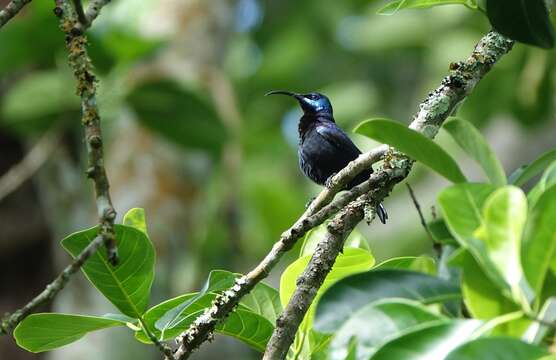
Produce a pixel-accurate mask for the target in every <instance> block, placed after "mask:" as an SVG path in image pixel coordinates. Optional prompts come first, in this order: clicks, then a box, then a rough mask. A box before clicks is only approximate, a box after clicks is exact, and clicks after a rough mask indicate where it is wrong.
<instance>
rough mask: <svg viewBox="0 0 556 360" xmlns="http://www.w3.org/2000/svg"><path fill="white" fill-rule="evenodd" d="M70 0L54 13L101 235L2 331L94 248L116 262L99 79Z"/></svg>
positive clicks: (7, 324)
mask: <svg viewBox="0 0 556 360" xmlns="http://www.w3.org/2000/svg"><path fill="white" fill-rule="evenodd" d="M69 1H70V0H56V8H55V9H54V13H55V14H56V15H57V16H58V17H59V18H60V28H61V29H62V31H63V32H64V33H65V34H66V47H67V50H68V53H69V55H68V61H69V65H70V67H71V69H72V70H73V73H74V75H75V78H76V80H77V94H78V95H79V96H80V97H81V109H82V123H83V126H84V128H85V142H86V144H87V155H88V168H87V176H88V177H89V178H91V179H92V180H93V182H94V187H95V198H96V206H97V212H98V218H99V234H98V236H97V237H96V238H95V239H94V240H93V241H92V242H91V243H90V244H89V245H88V246H87V247H86V248H85V249H84V250H83V251H82V252H81V253H80V254H79V255H78V256H77V257H76V258H75V259H74V261H73V262H72V263H71V264H70V265H69V266H67V267H66V268H65V269H64V270H63V271H62V273H60V275H58V277H56V279H55V280H54V281H53V282H51V283H50V284H48V285H47V286H46V289H45V290H43V291H42V292H41V293H40V294H39V295H38V296H36V297H35V298H34V299H33V300H31V301H30V302H29V303H27V304H26V305H25V306H24V307H23V308H21V309H19V310H16V311H15V312H14V313H13V314H11V315H6V317H5V318H4V319H3V320H2V323H1V324H0V334H7V333H9V332H11V331H12V330H13V329H14V328H15V327H16V326H17V324H18V323H19V322H21V320H23V319H24V318H25V317H26V316H27V315H29V314H30V313H32V312H34V311H35V310H36V308H37V307H38V306H40V305H42V304H44V303H46V302H47V301H50V300H52V299H53V298H54V297H55V296H56V295H57V294H58V293H59V292H60V291H61V290H62V289H63V288H64V287H65V285H66V284H67V282H68V281H69V279H70V277H71V275H73V274H74V273H76V272H77V271H78V270H79V269H81V267H82V266H83V264H84V263H85V262H86V261H87V259H89V257H91V256H92V255H93V254H94V253H95V251H97V249H98V248H99V247H100V246H101V245H103V244H104V245H105V246H106V248H107V251H108V259H109V261H110V262H111V263H112V264H114V265H115V264H116V263H117V249H116V245H115V232H114V219H115V217H116V211H115V210H114V207H113V206H112V201H111V200H110V192H109V184H108V178H107V176H106V170H105V168H104V157H103V146H102V134H101V130H100V117H99V112H98V107H97V101H96V79H95V76H94V74H93V72H92V65H91V61H90V59H89V57H88V55H87V49H86V44H87V40H86V38H85V36H84V35H83V32H82V31H81V30H80V29H79V28H78V26H77V25H78V19H77V14H76V12H75V10H74V9H73V7H72V6H71V4H70V3H69Z"/></svg>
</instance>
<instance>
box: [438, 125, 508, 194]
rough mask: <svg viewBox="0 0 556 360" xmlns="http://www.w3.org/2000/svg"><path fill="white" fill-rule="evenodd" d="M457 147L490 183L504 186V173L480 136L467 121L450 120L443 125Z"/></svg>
mask: <svg viewBox="0 0 556 360" xmlns="http://www.w3.org/2000/svg"><path fill="white" fill-rule="evenodd" d="M443 127H444V129H446V130H447V131H448V132H449V133H450V135H452V137H453V138H454V140H455V141H456V142H457V143H458V145H459V146H460V147H461V148H462V149H463V150H464V151H465V152H466V153H467V154H468V155H469V156H470V157H471V158H473V159H474V160H475V161H477V162H478V163H479V165H481V167H482V169H483V171H484V172H485V175H486V176H487V177H488V178H489V180H490V182H491V183H492V184H494V185H497V186H502V185H506V173H505V172H504V168H503V167H502V164H500V161H499V160H498V158H497V157H496V155H495V154H494V152H493V151H492V149H491V148H490V146H489V145H488V143H487V142H486V140H485V138H484V137H483V136H482V135H481V133H480V132H479V130H477V128H476V127H475V126H473V124H471V123H470V122H469V121H465V120H462V119H457V118H452V119H450V120H449V121H447V122H445V123H444V125H443Z"/></svg>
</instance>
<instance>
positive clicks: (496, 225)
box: [474, 186, 528, 305]
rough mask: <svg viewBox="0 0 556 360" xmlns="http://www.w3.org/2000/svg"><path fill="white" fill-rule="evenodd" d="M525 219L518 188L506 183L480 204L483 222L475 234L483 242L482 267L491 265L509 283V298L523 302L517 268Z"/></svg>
mask: <svg viewBox="0 0 556 360" xmlns="http://www.w3.org/2000/svg"><path fill="white" fill-rule="evenodd" d="M526 218H527V198H526V197H525V194H524V193H523V191H521V189H519V188H517V187H515V186H506V187H503V188H500V189H498V190H496V191H495V192H493V193H492V194H491V195H490V196H489V197H488V198H487V199H486V201H485V204H484V206H483V224H482V225H481V226H480V227H479V228H478V229H477V230H476V231H475V234H474V235H475V237H476V238H477V239H479V240H481V241H483V242H484V244H485V248H486V250H487V252H486V254H485V255H486V259H487V262H486V266H493V267H494V270H495V271H497V272H498V274H499V275H500V277H502V278H503V279H504V281H505V282H506V284H508V285H509V286H510V289H511V295H512V298H513V299H514V300H515V301H517V302H518V303H521V304H522V305H526V304H527V299H526V295H525V294H526V293H527V289H528V287H527V285H526V284H525V283H524V274H523V269H522V267H521V259H520V251H521V236H522V233H523V229H524V227H525V221H526Z"/></svg>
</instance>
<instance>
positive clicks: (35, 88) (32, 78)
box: [0, 71, 80, 134]
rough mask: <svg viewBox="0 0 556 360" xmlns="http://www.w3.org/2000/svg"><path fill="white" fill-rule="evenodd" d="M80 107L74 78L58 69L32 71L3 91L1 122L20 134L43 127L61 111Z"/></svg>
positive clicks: (46, 126)
mask: <svg viewBox="0 0 556 360" xmlns="http://www.w3.org/2000/svg"><path fill="white" fill-rule="evenodd" d="M31 99H32V101H31ZM79 108H80V105H79V97H77V96H76V95H75V93H74V81H73V80H72V78H71V77H70V76H67V75H66V74H65V73H62V72H60V71H43V72H31V73H30V74H29V75H28V76H26V77H24V78H23V79H22V80H20V81H18V82H17V83H16V84H15V86H14V87H12V88H11V89H10V91H8V92H7V93H6V94H5V96H4V99H3V100H2V102H1V106H0V109H1V110H2V112H1V118H2V123H3V124H4V125H6V126H7V127H9V128H11V129H12V130H14V131H16V132H19V133H22V134H26V133H29V132H40V131H43V130H45V129H47V128H48V127H49V126H50V125H51V124H53V123H54V122H56V121H57V120H59V118H60V115H61V114H63V113H67V112H68V111H75V112H77V111H79Z"/></svg>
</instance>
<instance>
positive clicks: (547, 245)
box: [521, 186, 556, 299]
mask: <svg viewBox="0 0 556 360" xmlns="http://www.w3.org/2000/svg"><path fill="white" fill-rule="evenodd" d="M521 259H522V264H523V270H524V272H525V276H526V278H527V281H528V282H529V284H530V285H531V287H532V288H533V290H534V291H535V294H536V295H537V299H539V298H540V295H541V291H542V287H543V283H544V280H545V277H546V272H547V271H548V269H549V268H550V267H552V269H556V186H552V187H550V188H549V189H548V190H547V191H545V192H544V193H543V194H542V195H541V196H540V198H539V200H538V201H537V203H536V204H535V206H534V207H533V209H532V210H531V213H530V215H529V218H528V219H527V226H526V229H525V233H524V236H523V248H522V251H521Z"/></svg>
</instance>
